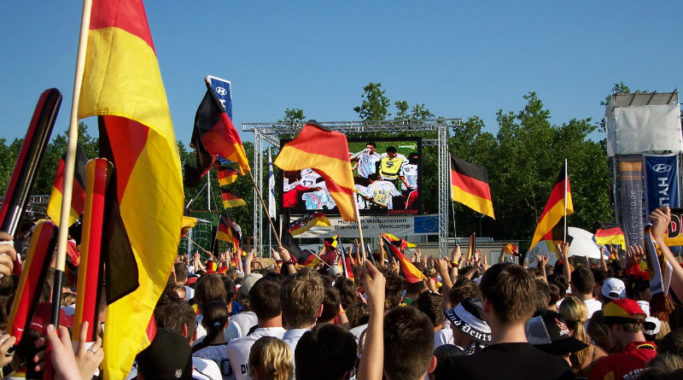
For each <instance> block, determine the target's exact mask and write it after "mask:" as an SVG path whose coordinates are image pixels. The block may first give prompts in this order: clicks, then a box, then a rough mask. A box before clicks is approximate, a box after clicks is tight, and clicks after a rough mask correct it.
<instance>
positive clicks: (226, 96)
mask: <svg viewBox="0 0 683 380" xmlns="http://www.w3.org/2000/svg"><path fill="white" fill-rule="evenodd" d="M206 79H207V80H208V81H209V84H210V85H211V88H213V90H214V92H216V95H217V97H218V100H220V101H221V103H223V108H225V112H227V113H228V116H230V120H232V84H231V83H230V81H229V80H225V79H222V78H218V77H214V76H212V75H207V76H206Z"/></svg>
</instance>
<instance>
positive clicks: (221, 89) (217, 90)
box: [216, 87, 228, 96]
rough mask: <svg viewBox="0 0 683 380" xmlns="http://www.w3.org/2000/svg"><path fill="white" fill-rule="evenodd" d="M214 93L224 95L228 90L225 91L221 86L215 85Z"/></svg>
mask: <svg viewBox="0 0 683 380" xmlns="http://www.w3.org/2000/svg"><path fill="white" fill-rule="evenodd" d="M216 93H217V94H218V95H220V96H225V94H227V93H228V91H226V90H225V88H223V87H216Z"/></svg>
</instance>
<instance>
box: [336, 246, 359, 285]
mask: <svg viewBox="0 0 683 380" xmlns="http://www.w3.org/2000/svg"><path fill="white" fill-rule="evenodd" d="M339 267H340V268H341V270H342V273H343V274H344V277H346V278H348V279H351V280H353V279H355V278H356V276H355V275H354V274H353V267H352V266H351V259H350V258H349V257H348V256H347V255H346V253H345V252H344V249H343V248H342V249H341V260H339Z"/></svg>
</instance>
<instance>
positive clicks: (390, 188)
mask: <svg viewBox="0 0 683 380" xmlns="http://www.w3.org/2000/svg"><path fill="white" fill-rule="evenodd" d="M368 193H369V194H371V195H372V200H373V201H374V202H375V203H377V204H380V205H383V206H386V207H387V208H388V209H389V210H391V209H392V208H393V202H392V198H391V197H397V196H399V195H401V193H399V192H398V190H396V186H394V184H393V183H391V182H389V181H375V182H373V183H371V184H370V185H368Z"/></svg>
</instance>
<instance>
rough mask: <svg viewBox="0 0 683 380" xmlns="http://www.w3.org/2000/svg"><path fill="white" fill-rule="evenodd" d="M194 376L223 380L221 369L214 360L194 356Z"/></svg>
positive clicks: (205, 379) (208, 379) (203, 379)
mask: <svg viewBox="0 0 683 380" xmlns="http://www.w3.org/2000/svg"><path fill="white" fill-rule="evenodd" d="M192 367H193V369H192V378H193V379H197V380H222V379H223V376H222V375H221V370H220V369H219V368H218V364H216V363H215V362H214V361H213V360H210V359H202V358H198V357H196V356H193V357H192Z"/></svg>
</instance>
